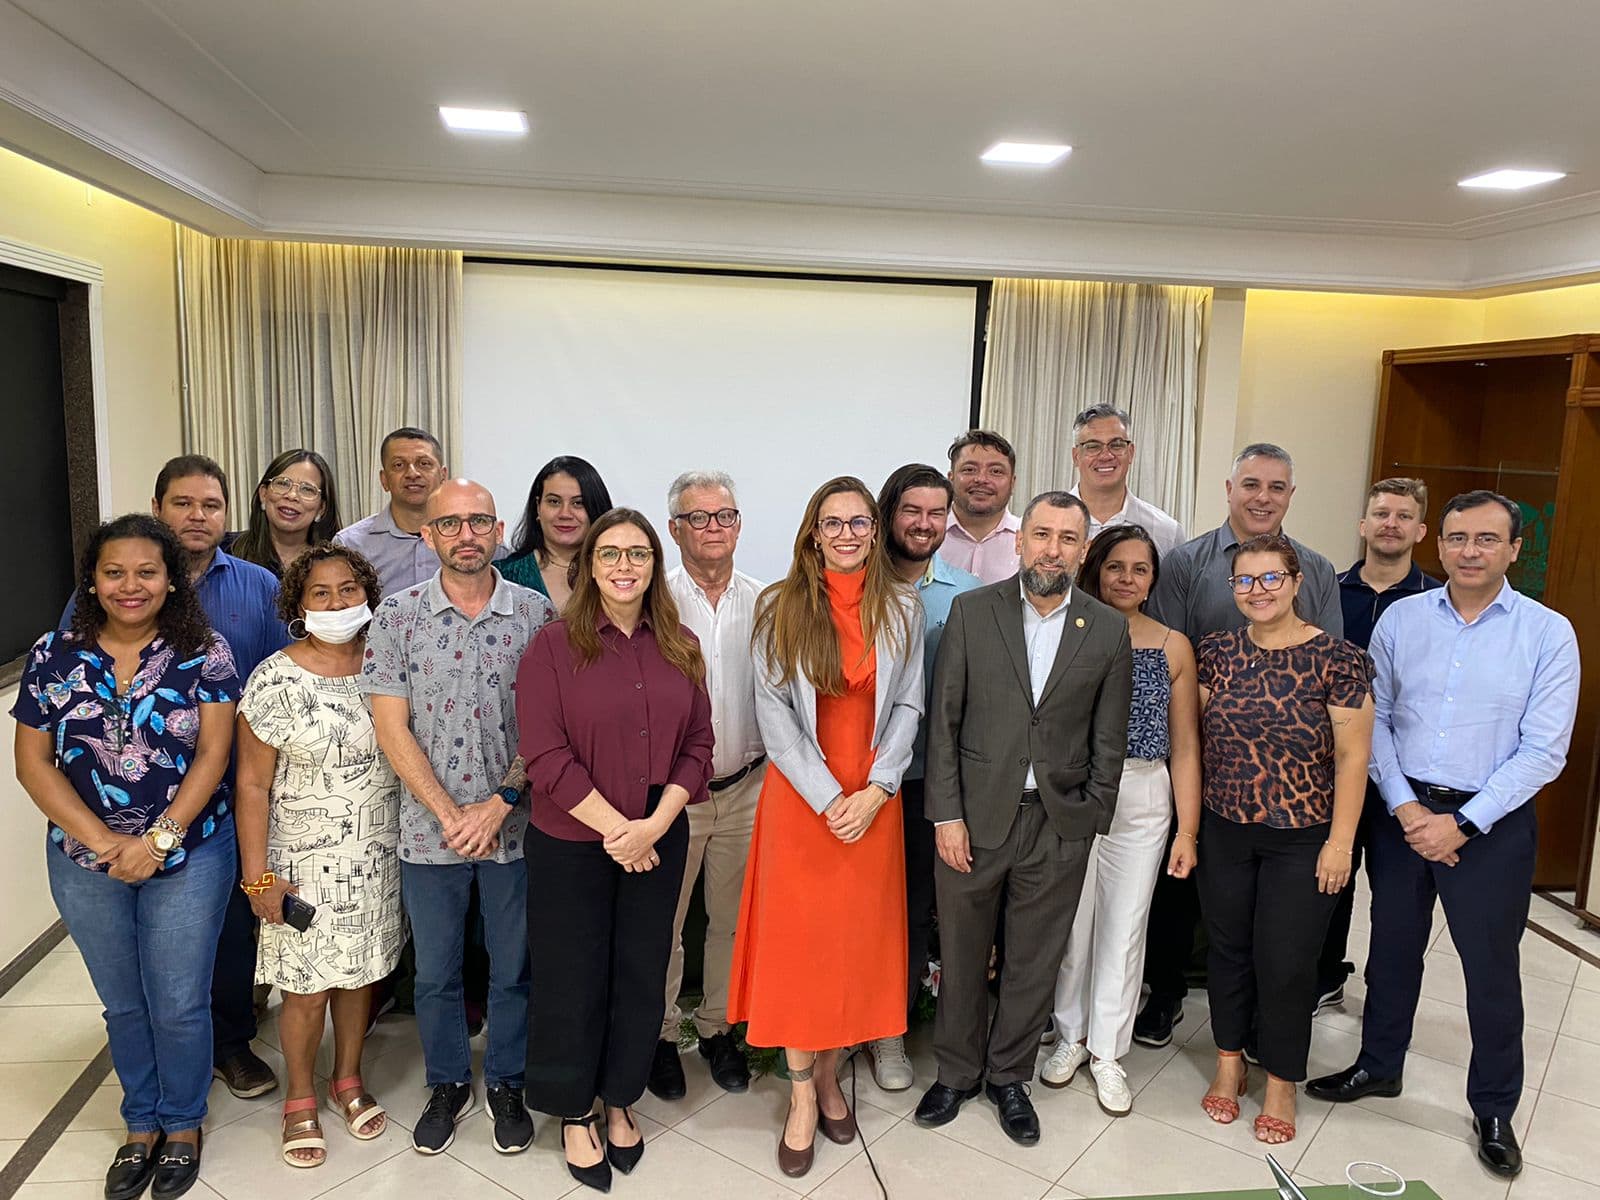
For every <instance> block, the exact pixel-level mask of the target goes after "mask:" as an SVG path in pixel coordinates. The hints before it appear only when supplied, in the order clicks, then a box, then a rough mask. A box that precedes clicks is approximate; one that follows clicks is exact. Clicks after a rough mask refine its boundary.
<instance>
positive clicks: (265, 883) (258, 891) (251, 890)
mask: <svg viewBox="0 0 1600 1200" xmlns="http://www.w3.org/2000/svg"><path fill="white" fill-rule="evenodd" d="M277 882H278V877H277V876H276V875H274V874H273V873H272V872H271V871H263V872H262V873H261V878H260V879H258V880H256V881H255V882H254V883H243V882H241V883H240V884H239V889H240V890H241V891H242V892H244V894H245V895H246V896H264V895H266V894H267V893H268V892H270V891H271V890H272V885H273V884H275V883H277Z"/></svg>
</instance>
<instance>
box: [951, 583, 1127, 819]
mask: <svg viewBox="0 0 1600 1200" xmlns="http://www.w3.org/2000/svg"><path fill="white" fill-rule="evenodd" d="M1067 603H1068V608H1067V613H1066V616H1065V618H1064V620H1065V621H1066V627H1065V628H1064V629H1063V631H1062V635H1061V648H1060V650H1059V651H1057V654H1056V660H1055V664H1054V666H1052V667H1051V669H1050V676H1049V679H1048V680H1047V681H1046V683H1045V686H1044V690H1043V691H1042V692H1041V694H1040V700H1039V704H1038V706H1037V707H1035V705H1034V703H1033V685H1032V683H1031V682H1030V681H1029V678H1028V650H1027V644H1026V642H1025V640H1024V637H1023V632H1022V605H1023V599H1022V588H1021V584H1020V583H1019V581H1018V579H1017V577H1016V576H1015V575H1013V576H1012V577H1011V578H1010V579H1007V580H1004V581H1002V582H1000V583H995V584H990V585H989V586H988V587H982V588H977V589H975V590H973V591H970V592H966V593H964V594H963V595H960V596H957V597H956V599H955V603H954V604H953V605H952V606H951V609H950V617H949V620H948V621H947V622H946V624H945V627H944V637H943V639H942V640H941V642H940V643H939V654H938V657H937V659H935V661H934V667H933V689H932V692H931V693H930V694H929V696H928V718H927V719H928V767H927V776H926V780H925V783H924V788H925V792H924V801H923V803H924V806H925V811H926V813H927V816H928V819H929V820H930V821H935V822H938V821H951V820H956V819H961V820H965V821H966V823H967V835H968V837H969V838H970V839H971V842H972V844H973V845H974V846H977V847H980V848H982V849H990V850H992V849H995V848H997V847H999V846H1000V845H1002V844H1003V843H1004V842H1005V840H1006V837H1007V835H1008V834H1009V833H1010V831H1011V823H1012V821H1014V820H1015V819H1016V815H1017V806H1018V802H1019V801H1020V799H1021V797H1022V789H1023V785H1024V784H1025V783H1026V781H1027V778H1028V764H1029V763H1032V764H1033V769H1034V776H1035V781H1036V782H1037V784H1038V787H1039V793H1040V796H1041V798H1042V800H1043V803H1044V810H1045V815H1046V816H1047V817H1048V818H1049V820H1050V824H1051V826H1052V827H1053V828H1054V829H1055V831H1056V833H1057V834H1058V835H1059V836H1060V837H1062V838H1065V839H1067V840H1069V841H1075V840H1079V839H1082V838H1087V837H1092V836H1093V835H1094V834H1097V833H1106V832H1108V831H1109V830H1110V828H1111V817H1112V813H1113V812H1114V811H1115V810H1116V804H1117V787H1118V785H1119V784H1120V783H1121V781H1122V762H1123V759H1124V758H1125V757H1126V756H1127V752H1128V709H1129V706H1130V704H1131V702H1132V698H1133V649H1132V645H1131V643H1130V642H1129V640H1128V623H1127V621H1126V620H1125V619H1124V618H1123V617H1122V615H1121V614H1120V613H1118V612H1117V611H1116V610H1115V609H1112V608H1109V607H1107V606H1106V605H1104V604H1101V603H1100V602H1099V601H1098V600H1092V599H1090V598H1089V597H1088V596H1086V595H1084V593H1083V591H1082V590H1081V589H1080V588H1077V587H1074V588H1073V589H1072V596H1071V598H1070V599H1069V600H1068V602H1067Z"/></svg>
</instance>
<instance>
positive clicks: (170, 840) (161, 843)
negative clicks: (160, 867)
mask: <svg viewBox="0 0 1600 1200" xmlns="http://www.w3.org/2000/svg"><path fill="white" fill-rule="evenodd" d="M144 840H145V843H146V844H147V845H148V846H149V847H150V849H151V850H152V851H153V852H154V853H155V855H156V857H157V858H160V859H165V858H166V857H167V855H169V854H171V853H172V852H173V851H174V850H176V849H177V848H178V847H179V846H181V845H183V839H182V838H180V837H178V836H176V835H175V834H174V833H173V832H172V831H171V830H170V829H162V828H161V827H160V826H156V827H154V828H151V829H147V830H145V834H144Z"/></svg>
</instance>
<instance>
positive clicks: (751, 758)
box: [649, 471, 766, 1100]
mask: <svg viewBox="0 0 1600 1200" xmlns="http://www.w3.org/2000/svg"><path fill="white" fill-rule="evenodd" d="M667 514H668V522H667V532H668V533H669V534H671V536H672V540H673V541H674V542H676V543H677V545H678V551H679V553H680V554H681V555H682V557H683V565H682V566H681V567H679V568H678V569H677V570H675V571H673V572H672V573H671V574H669V575H668V576H667V586H668V587H670V588H671V589H672V595H673V598H674V599H675V600H676V601H677V602H678V615H679V617H680V619H681V620H682V621H683V623H684V624H685V625H687V626H688V627H689V628H690V629H691V630H693V631H694V635H695V637H697V638H699V639H700V652H701V653H702V654H703V655H704V656H705V661H706V688H707V690H708V691H709V692H710V693H711V725H712V728H713V730H714V731H715V733H716V750H715V755H714V757H713V759H712V777H711V783H710V789H711V799H710V800H709V802H707V803H705V804H691V805H690V806H689V808H688V810H687V811H688V814H689V857H688V861H687V864H686V865H685V867H684V872H683V891H682V893H681V894H680V895H679V897H678V913H677V917H676V919H675V922H674V925H673V934H672V960H671V965H670V966H669V967H668V969H667V1010H666V1016H665V1018H664V1019H663V1021H662V1023H661V1040H660V1041H659V1042H657V1043H656V1054H655V1060H654V1061H653V1062H652V1064H651V1067H650V1080H649V1086H650V1090H651V1092H653V1093H654V1094H655V1095H657V1096H659V1097H661V1099H663V1100H677V1099H680V1098H682V1096H683V1095H684V1093H685V1091H686V1090H687V1083H686V1081H685V1079H684V1075H683V1062H682V1060H681V1059H680V1058H679V1057H678V1027H679V1024H680V1023H681V1021H682V1019H683V1014H682V1012H681V1011H680V1010H679V1008H678V991H679V989H680V988H681V987H682V985H683V920H684V916H685V915H686V914H687V912H688V911H689V899H690V897H691V896H692V895H693V894H694V882H695V878H696V876H698V875H699V874H700V870H701V868H702V866H703V867H704V868H705V901H706V917H707V923H706V940H705V956H704V959H703V967H702V970H701V978H702V980H703V981H704V990H705V996H704V998H703V999H702V1000H701V1002H700V1005H699V1007H698V1008H696V1009H695V1011H694V1023H695V1028H696V1030H697V1031H698V1032H699V1035H700V1053H701V1055H702V1056H703V1057H704V1058H705V1059H706V1060H707V1061H708V1062H709V1064H710V1067H711V1078H712V1079H714V1080H715V1081H716V1083H717V1085H718V1086H719V1087H721V1088H722V1089H723V1090H724V1091H729V1092H742V1091H744V1090H746V1089H747V1088H748V1087H749V1086H750V1070H749V1068H748V1067H747V1066H746V1065H745V1059H744V1053H743V1051H742V1050H740V1048H739V1044H738V1041H737V1040H736V1039H735V1038H734V1036H733V1032H732V1027H731V1026H730V1025H729V1024H728V975H729V972H730V970H731V967H732V963H733V933H734V927H735V925H736V924H737V923H738V919H739V899H740V894H741V893H742V892H743V891H744V868H745V862H746V861H747V859H748V858H749V856H750V836H751V834H752V832H753V831H754V829H755V819H756V800H757V798H758V797H759V796H760V794H761V781H762V779H763V777H764V776H765V775H766V772H765V770H763V768H764V767H765V765H766V754H765V751H764V750H763V748H762V745H761V733H760V731H759V730H758V729H757V728H756V700H755V660H754V658H753V657H752V655H751V651H750V633H751V627H752V625H753V624H754V620H755V608H756V597H757V595H759V594H760V592H761V586H762V585H761V584H760V583H758V582H756V581H755V580H754V579H752V578H750V576H748V575H746V574H744V573H743V572H741V571H736V570H734V567H733V552H734V549H735V548H736V547H737V546H738V544H739V529H740V519H739V508H738V502H737V500H736V499H735V497H734V487H733V480H732V479H731V478H729V477H728V476H727V475H726V474H724V473H723V472H721V471H688V472H685V473H684V474H682V475H680V476H678V478H677V479H675V480H673V482H672V486H671V487H670V488H668V489H667Z"/></svg>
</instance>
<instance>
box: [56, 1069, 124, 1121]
mask: <svg viewBox="0 0 1600 1200" xmlns="http://www.w3.org/2000/svg"><path fill="white" fill-rule="evenodd" d="M122 1128H123V1125H122V1085H121V1084H120V1083H118V1082H117V1077H116V1076H115V1075H112V1076H111V1077H110V1081H109V1082H107V1083H102V1084H101V1085H100V1086H99V1087H97V1088H95V1090H94V1094H93V1095H91V1096H90V1097H89V1099H88V1102H87V1103H85V1104H84V1106H83V1107H82V1108H80V1109H79V1110H78V1115H77V1116H75V1117H73V1118H72V1123H71V1124H70V1125H68V1126H67V1129H68V1131H70V1132H73V1133H76V1132H80V1131H83V1130H90V1129H117V1130H120V1129H122Z"/></svg>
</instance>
